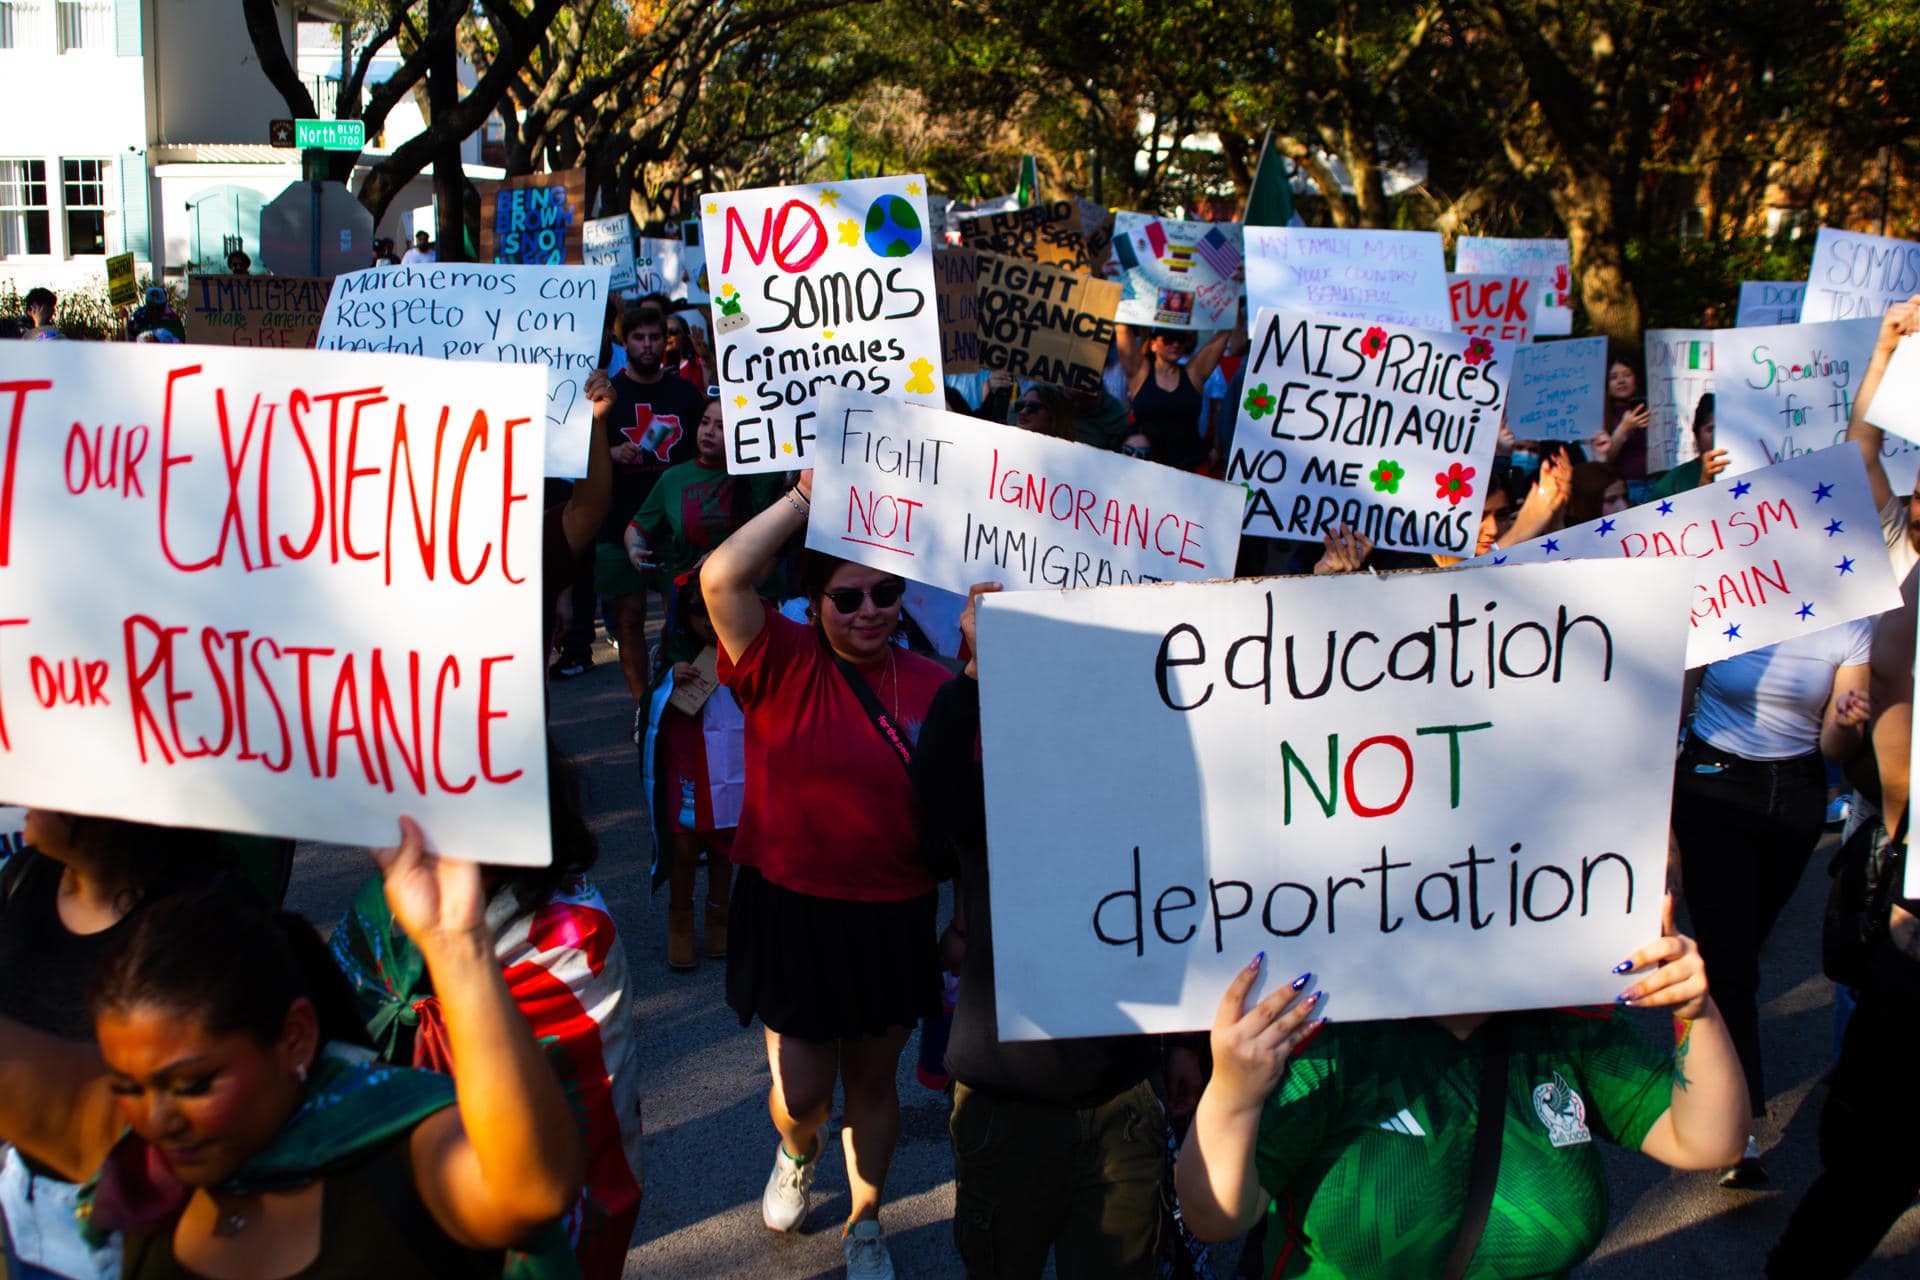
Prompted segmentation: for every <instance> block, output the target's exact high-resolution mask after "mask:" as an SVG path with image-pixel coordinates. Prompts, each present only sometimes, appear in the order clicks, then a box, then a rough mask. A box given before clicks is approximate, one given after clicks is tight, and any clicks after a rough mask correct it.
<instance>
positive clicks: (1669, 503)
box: [1654, 498, 1673, 516]
mask: <svg viewBox="0 0 1920 1280" xmlns="http://www.w3.org/2000/svg"><path fill="white" fill-rule="evenodd" d="M1654 510H1655V511H1658V512H1659V513H1660V514H1661V515H1663V516H1670V515H1672V514H1673V500H1672V499H1670V498H1662V499H1660V505H1659V506H1657V507H1655V508H1654Z"/></svg>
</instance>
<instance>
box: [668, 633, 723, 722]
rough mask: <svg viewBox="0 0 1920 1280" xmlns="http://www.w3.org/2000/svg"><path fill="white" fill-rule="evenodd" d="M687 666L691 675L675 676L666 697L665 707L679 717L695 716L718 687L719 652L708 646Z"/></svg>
mask: <svg viewBox="0 0 1920 1280" xmlns="http://www.w3.org/2000/svg"><path fill="white" fill-rule="evenodd" d="M687 665H688V666H690V667H692V668H693V674H692V675H691V676H689V677H687V678H685V679H681V678H679V677H678V676H677V675H676V677H675V679H674V682H673V692H672V693H670V694H668V695H667V705H668V706H670V707H672V708H673V709H674V710H675V711H678V712H679V713H680V714H681V715H686V716H697V715H699V714H700V708H702V707H704V706H706V705H707V699H708V698H711V697H712V696H713V691H714V690H715V689H718V688H719V687H720V676H719V671H720V651H719V650H718V649H716V648H714V647H713V646H712V645H708V646H707V647H706V648H704V649H702V650H701V651H700V652H699V654H698V655H696V656H695V657H694V660H693V661H692V662H690V663H688V664H687Z"/></svg>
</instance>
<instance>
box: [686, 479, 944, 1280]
mask: <svg viewBox="0 0 1920 1280" xmlns="http://www.w3.org/2000/svg"><path fill="white" fill-rule="evenodd" d="M812 485H813V473H812V472H810V471H808V472H802V473H801V476H800V483H799V484H798V485H797V486H796V487H795V488H794V489H792V490H791V491H789V492H788V493H787V495H786V496H785V497H784V498H783V499H782V500H781V501H779V502H776V503H774V504H773V505H772V506H771V507H769V508H767V509H766V510H765V511H763V512H762V513H760V515H758V516H756V517H755V518H754V519H753V520H752V521H750V522H749V523H748V524H747V525H746V526H745V527H743V528H742V529H741V530H740V531H739V532H738V533H735V534H734V535H733V536H732V537H731V538H729V539H727V540H726V542H724V543H722V544H721V545H720V547H719V549H718V550H716V551H715V552H714V553H713V554H712V555H711V556H710V557H708V559H707V562H706V564H705V565H703V566H702V568H701V571H700V586H701V591H702V594H703V595H704V596H705V598H706V603H707V611H708V616H709V617H710V618H711V619H712V621H713V629H714V632H715V633H716V634H717V635H718V637H719V641H720V661H719V676H720V679H721V681H722V682H723V683H725V684H726V685H727V687H728V688H730V689H731V690H732V691H733V695H734V698H735V699H736V700H737V701H738V702H739V704H740V707H741V709H742V710H743V711H744V712H745V715H746V727H747V735H746V743H747V790H746V802H745V804H744V806H743V808H742V812H741V818H740V829H739V834H738V836H737V837H736V838H735V840H734V846H733V857H734V863H735V866H736V873H735V876H734V885H733V901H732V906H731V909H730V911H729V913H728V914H729V926H730V929H729V932H730V939H729V951H728V953H727V1003H728V1004H730V1005H731V1006H732V1007H733V1010H734V1012H735V1013H737V1014H738V1015H739V1016H740V1022H741V1025H742V1026H745V1025H747V1024H749V1023H750V1022H751V1021H752V1020H753V1019H754V1018H756V1017H758V1018H759V1019H760V1021H761V1023H762V1025H763V1026H764V1027H765V1030H766V1040H767V1063H768V1067H769V1069H770V1071H771V1073H772V1077H773V1087H772V1091H771V1096H770V1098H769V1109H770V1110H771V1111H772V1114H773V1122H774V1127H775V1128H776V1129H778V1130H779V1133H780V1144H779V1147H778V1149H777V1150H776V1151H775V1153H774V1160H773V1172H772V1174H771V1175H770V1176H769V1177H768V1179H767V1188H766V1192H765V1194H764V1195H763V1196H762V1198H761V1206H760V1208H761V1217H762V1220H763V1221H765V1222H766V1224H767V1226H769V1227H770V1228H772V1229H774V1230H776V1231H792V1230H795V1229H797V1228H798V1227H800V1225H801V1224H802V1223H803V1222H804V1221H805V1219H806V1216H807V1194H808V1188H809V1186H810V1184H811V1182H812V1180H813V1170H814V1162H815V1160H816V1159H817V1157H818V1155H819V1142H818V1134H819V1131H820V1128H821V1126H822V1125H824V1124H825V1123H826V1121H827V1117H828V1114H829V1112H830V1110H831V1108H832V1105H833V1091H834V1081H835V1079H836V1077H837V1078H838V1080H839V1082H840V1084H841V1085H842V1086H843V1087H844V1089H845V1091H846V1110H845V1128H844V1131H843V1142H844V1145H845V1148H846V1155H847V1173H848V1181H849V1182H850V1183H851V1186H852V1213H851V1215H850V1217H851V1221H849V1223H848V1224H847V1228H846V1231H845V1232H844V1248H845V1253H846V1257H847V1272H848V1275H849V1276H851V1277H855V1278H856V1280H870V1278H874V1277H891V1276H892V1275H893V1263H892V1261H891V1260H890V1258H889V1256H888V1253H887V1247H886V1243H885V1241H884V1240H883V1239H882V1238H881V1235H880V1223H879V1217H880V1198H881V1192H882V1189H883V1188H884V1186H885V1184H886V1177H887V1168H888V1166H889V1165H890V1164H891V1163H892V1160H893V1149H894V1145H895V1143H896V1142H897V1140H898V1138H899V1133H900V1099H899V1097H898V1095H897V1094H896V1093H895V1091H894V1077H895V1071H896V1069H897V1066H898V1063H899V1058H900V1050H901V1048H902V1047H903V1046H904V1045H905V1044H906V1041H907V1036H908V1034H909V1033H910V1032H911V1030H912V1029H913V1027H914V1026H915V1025H916V1024H917V1023H918V1022H919V1020H920V1018H921V1017H922V1016H923V1015H925V1014H928V1013H931V1012H933V1011H935V1010H936V1009H938V1007H939V1000H940V984H939V979H938V976H937V972H936V968H935V962H934V911H935V906H936V902H937V894H936V892H935V889H936V883H937V882H936V880H935V877H934V874H933V871H932V868H931V867H930V866H929V865H928V864H927V862H926V860H925V859H924V857H923V856H922V854H921V850H920V824H919V818H918V815H917V813H916V811H915V807H914V797H913V788H912V785H911V783H910V780H909V777H908V768H909V766H910V763H911V760H912V753H913V742H914V740H915V738H916V737H917V736H918V733H919V728H920V725H921V723H922V722H923V721H924V720H925V718H926V714H927V707H928V706H929V705H930V704H931V703H932V701H933V695H934V694H935V693H936V692H937V691H938V690H939V688H940V685H941V684H942V683H943V682H944V681H945V679H946V671H945V670H944V669H943V668H942V667H940V666H939V665H938V664H937V663H934V662H931V661H929V660H928V659H925V658H921V657H918V656H916V655H914V654H911V653H908V652H906V651H905V650H903V649H900V648H899V647H897V646H896V645H895V644H894V643H893V635H894V631H895V630H896V629H897V628H898V626H899V625H900V608H901V606H900V598H901V593H902V591H903V590H904V589H905V585H906V584H905V583H904V582H903V581H902V580H901V579H900V577H899V576H898V575H896V574H893V573H888V572H885V571H883V570H880V569H871V568H868V567H867V566H865V565H859V564H853V563H850V562H848V561H845V560H839V559H836V558H834V557H832V556H827V555H823V554H821V553H819V552H816V551H807V552H805V553H804V554H803V556H802V558H801V567H800V576H801V588H802V591H803V593H804V595H805V596H806V599H807V605H808V609H807V613H808V617H809V619H810V625H807V624H801V623H798V622H793V621H791V620H789V619H787V618H784V617H782V616H781V615H780V614H779V613H778V612H777V611H775V610H774V609H773V608H772V607H771V606H770V605H768V604H766V603H765V602H764V601H763V600H762V599H761V598H760V596H759V594H758V592H756V591H755V589H754V587H755V584H756V583H758V582H759V581H760V579H761V577H762V575H763V574H764V573H765V572H766V570H767V568H768V566H770V565H771V564H772V562H773V560H774V557H775V556H777V555H778V554H779V553H780V549H781V548H782V547H783V546H785V545H786V544H787V542H788V541H790V540H791V539H793V538H794V537H795V536H797V535H798V534H800V532H801V531H802V530H803V529H804V528H805V527H806V520H807V511H808V508H809V506H810V504H811V498H812Z"/></svg>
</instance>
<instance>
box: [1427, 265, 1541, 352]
mask: <svg viewBox="0 0 1920 1280" xmlns="http://www.w3.org/2000/svg"><path fill="white" fill-rule="evenodd" d="M1539 283H1540V282H1539V281H1537V280H1535V279H1534V278H1533V277H1532V276H1515V275H1477V276H1463V275H1459V274H1449V275H1448V276H1447V301H1448V302H1449V303H1450V304H1451V305H1452V307H1453V331H1454V332H1455V333H1464V334H1469V335H1471V336H1473V337H1477V338H1498V339H1499V340H1500V341H1502V342H1531V341H1533V308H1534V305H1535V304H1536V303H1537V302H1538V300H1539V293H1540V289H1539V287H1538V286H1539Z"/></svg>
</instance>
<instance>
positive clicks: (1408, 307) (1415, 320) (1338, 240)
mask: <svg viewBox="0 0 1920 1280" xmlns="http://www.w3.org/2000/svg"><path fill="white" fill-rule="evenodd" d="M1245 244H1246V254H1247V311H1248V314H1250V315H1251V314H1253V313H1255V312H1259V311H1264V310H1273V311H1304V312H1309V313H1312V314H1314V315H1322V316H1331V317H1337V318H1339V319H1343V320H1366V321H1369V322H1372V323H1376V324H1397V325H1402V326H1405V327H1406V328H1409V329H1430V330H1433V331H1435V332H1437V333H1446V332H1448V331H1449V330H1451V329H1452V328H1453V304H1452V303H1451V302H1450V301H1449V300H1448V298H1447V258H1446V250H1445V248H1444V247H1443V246H1442V243H1441V240H1440V234H1439V233H1438V232H1436V231H1372V230H1352V229H1338V228H1327V227H1248V228H1246V239H1245Z"/></svg>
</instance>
